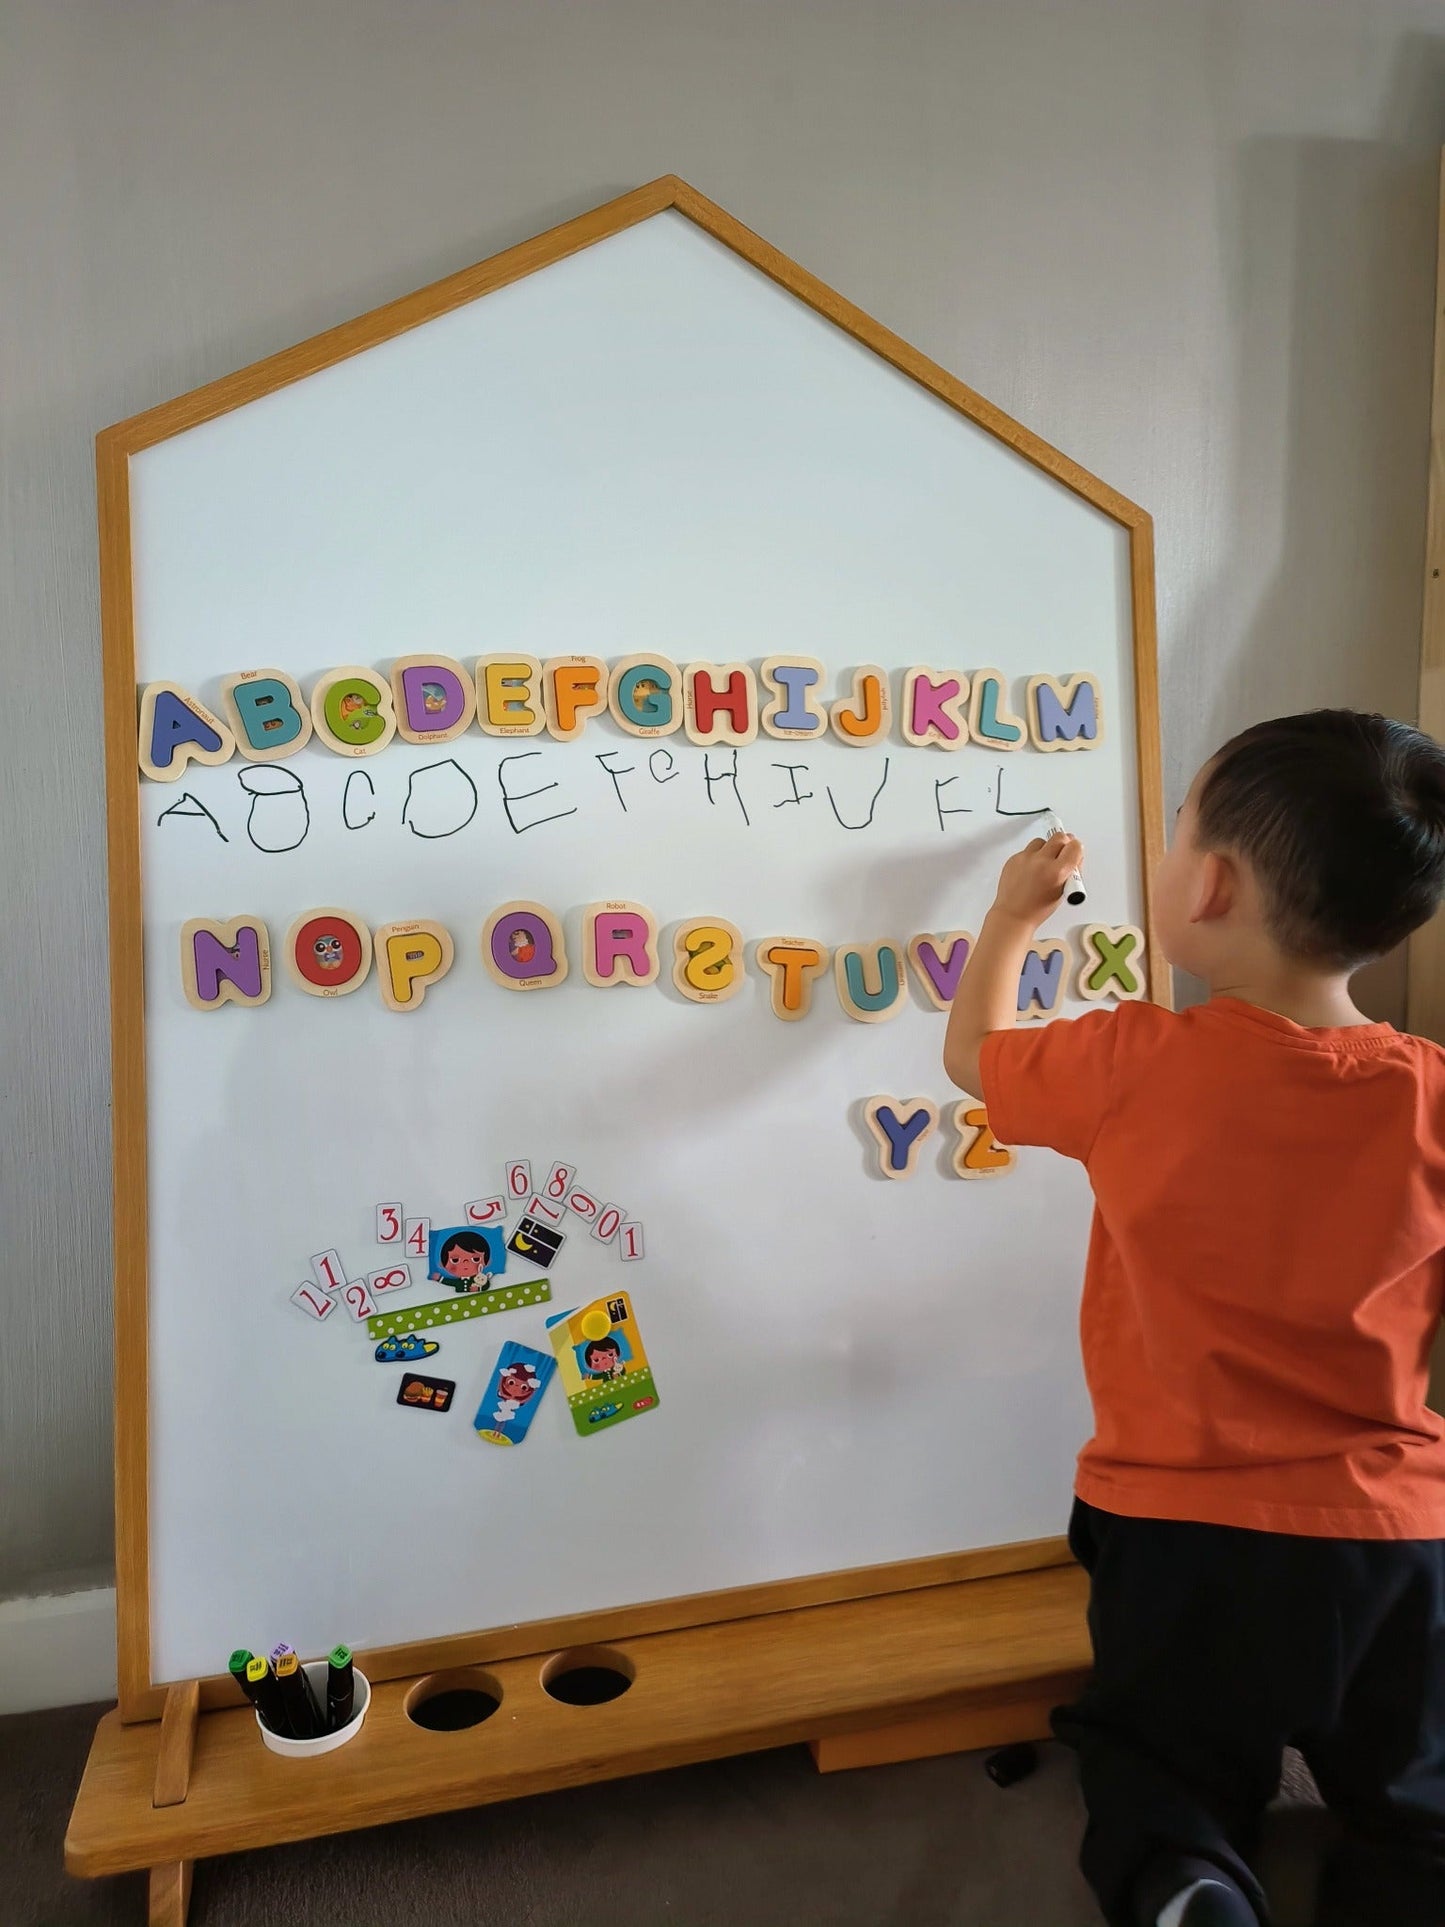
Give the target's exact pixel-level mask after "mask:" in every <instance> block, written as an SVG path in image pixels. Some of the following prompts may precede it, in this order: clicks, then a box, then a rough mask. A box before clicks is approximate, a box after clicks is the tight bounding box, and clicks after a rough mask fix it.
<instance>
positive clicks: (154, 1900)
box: [146, 1860, 195, 1927]
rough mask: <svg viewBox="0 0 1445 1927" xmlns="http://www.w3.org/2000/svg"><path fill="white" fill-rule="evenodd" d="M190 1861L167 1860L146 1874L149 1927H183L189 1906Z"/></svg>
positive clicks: (191, 1864)
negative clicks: (148, 1877)
mask: <svg viewBox="0 0 1445 1927" xmlns="http://www.w3.org/2000/svg"><path fill="white" fill-rule="evenodd" d="M194 1865H195V1862H194V1861H191V1860H170V1861H167V1863H166V1864H165V1866H163V1867H152V1868H151V1872H150V1899H149V1911H148V1913H147V1914H146V1919H147V1921H148V1922H149V1927H186V1915H187V1913H188V1912H189V1910H190V1905H191V1872H192V1869H193V1867H194Z"/></svg>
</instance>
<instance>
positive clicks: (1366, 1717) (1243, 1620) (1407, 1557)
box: [1054, 1502, 1445, 1927]
mask: <svg viewBox="0 0 1445 1927" xmlns="http://www.w3.org/2000/svg"><path fill="white" fill-rule="evenodd" d="M1069 1543H1070V1545H1071V1546H1072V1547H1073V1550H1074V1554H1075V1557H1076V1558H1077V1559H1078V1560H1079V1562H1080V1563H1081V1565H1083V1566H1084V1568H1085V1569H1086V1570H1087V1572H1088V1573H1089V1576H1090V1584H1091V1590H1090V1599H1089V1631H1090V1633H1091V1634H1092V1636H1093V1642H1094V1673H1093V1677H1092V1678H1091V1680H1090V1682H1089V1684H1088V1686H1087V1687H1086V1688H1085V1689H1084V1692H1083V1694H1082V1695H1081V1697H1080V1699H1079V1701H1078V1703H1077V1704H1076V1705H1074V1706H1068V1707H1061V1708H1060V1709H1059V1711H1058V1712H1057V1713H1056V1714H1055V1715H1054V1730H1055V1732H1056V1733H1057V1734H1058V1736H1059V1738H1060V1739H1061V1740H1063V1741H1064V1742H1065V1743H1066V1744H1067V1745H1069V1746H1071V1747H1073V1748H1074V1750H1075V1751H1076V1752H1077V1753H1078V1756H1079V1771H1080V1778H1081V1780H1082V1783H1083V1792H1084V1803H1085V1805H1086V1806H1087V1808H1088V1813H1089V1824H1088V1828H1087V1831H1086V1832H1085V1835H1084V1847H1083V1853H1082V1855H1081V1859H1080V1864H1081V1866H1082V1867H1083V1871H1084V1875H1085V1877H1086V1878H1087V1880H1088V1881H1089V1884H1090V1885H1091V1886H1092V1887H1093V1889H1094V1891H1095V1893H1096V1894H1097V1895H1098V1897H1099V1901H1100V1904H1101V1905H1102V1907H1103V1910H1104V1914H1105V1917H1106V1918H1107V1919H1108V1921H1109V1922H1110V1927H1135V1913H1134V1908H1135V1906H1136V1905H1137V1901H1138V1893H1137V1890H1136V1882H1137V1881H1138V1878H1139V1875H1140V1873H1141V1872H1142V1871H1143V1869H1144V1868H1145V1866H1146V1865H1147V1863H1148V1862H1149V1861H1150V1860H1151V1859H1152V1858H1153V1857H1154V1856H1156V1855H1158V1854H1160V1853H1161V1852H1165V1853H1167V1852H1180V1853H1186V1854H1195V1855H1198V1856H1200V1857H1201V1858H1203V1859H1206V1860H1212V1861H1214V1862H1215V1863H1217V1864H1218V1865H1219V1866H1221V1867H1223V1868H1224V1869H1225V1870H1226V1871H1227V1872H1228V1873H1229V1874H1230V1875H1231V1876H1232V1877H1233V1878H1234V1879H1235V1880H1236V1881H1237V1882H1238V1883H1239V1885H1240V1886H1241V1887H1242V1888H1243V1889H1244V1891H1245V1892H1246V1893H1247V1894H1248V1895H1249V1896H1250V1898H1251V1900H1252V1901H1253V1902H1254V1905H1255V1906H1256V1908H1257V1909H1258V1911H1259V1916H1260V1919H1261V1921H1267V1920H1268V1912H1267V1909H1266V1906H1265V1900H1264V1895H1263V1893H1262V1892H1261V1890H1260V1887H1259V1883H1258V1881H1257V1880H1256V1879H1255V1877H1254V1875H1253V1873H1252V1872H1251V1871H1250V1869H1249V1866H1248V1864H1247V1863H1248V1859H1249V1856H1250V1855H1251V1853H1252V1852H1253V1849H1254V1844H1255V1839H1256V1835H1257V1831H1258V1828H1259V1822H1260V1819H1261V1816H1262V1815H1263V1812H1264V1809H1265V1807H1266V1806H1267V1805H1268V1803H1269V1801H1270V1800H1272V1799H1273V1797H1274V1795H1275V1793H1276V1791H1277V1790H1278V1787H1279V1779H1280V1765H1281V1757H1282V1754H1283V1750H1284V1747H1285V1745H1286V1743H1289V1744H1292V1745H1294V1746H1297V1747H1298V1748H1299V1749H1300V1751H1301V1752H1302V1753H1303V1754H1304V1757H1305V1759H1306V1760H1307V1761H1308V1762H1309V1765H1310V1767H1311V1769H1312V1771H1313V1773H1314V1776H1315V1779H1316V1781H1317V1782H1318V1784H1319V1788H1320V1791H1321V1793H1322V1794H1323V1795H1324V1797H1325V1800H1326V1801H1327V1802H1328V1804H1329V1805H1330V1807H1332V1808H1333V1809H1334V1812H1335V1814H1336V1815H1337V1817H1338V1819H1339V1821H1340V1823H1341V1826H1342V1837H1341V1844H1340V1846H1339V1848H1338V1849H1337V1850H1336V1853H1335V1856H1334V1858H1333V1861H1332V1863H1331V1864H1330V1865H1329V1866H1328V1867H1327V1868H1326V1870H1325V1875H1324V1878H1323V1881H1322V1883H1321V1888H1320V1910H1319V1920H1320V1922H1321V1923H1322V1927H1442V1924H1445V1540H1435V1539H1428V1540H1361V1539H1302V1538H1294V1537H1291V1536H1289V1535H1287V1534H1284V1533H1273V1532H1247V1531H1244V1530H1243V1529H1241V1528H1238V1527H1234V1526H1206V1525H1195V1524H1192V1523H1189V1522H1186V1521H1179V1520H1169V1519H1125V1518H1120V1517H1119V1516H1118V1515H1116V1514H1114V1513H1109V1512H1100V1511H1097V1510H1096V1509H1095V1508H1094V1507H1092V1506H1087V1505H1084V1504H1083V1503H1082V1502H1077V1503H1076V1504H1075V1507H1074V1516H1073V1520H1072V1522H1071V1525H1070V1528H1069Z"/></svg>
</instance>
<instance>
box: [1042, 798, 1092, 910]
mask: <svg viewBox="0 0 1445 1927" xmlns="http://www.w3.org/2000/svg"><path fill="white" fill-rule="evenodd" d="M1049 821H1050V822H1051V823H1052V824H1053V826H1054V835H1055V836H1067V835H1068V831H1067V830H1066V829H1065V828H1064V826H1063V824H1062V823H1061V822H1060V821H1059V819H1058V817H1057V816H1055V815H1054V813H1053V811H1052V810H1050V812H1049ZM1087 898H1088V893H1087V891H1086V890H1085V889H1084V879H1083V877H1082V875H1081V874H1080V873H1079V871H1077V870H1070V872H1069V880H1068V882H1067V883H1066V884H1065V885H1064V902H1065V903H1068V904H1072V905H1073V906H1074V908H1075V909H1077V908H1078V907H1079V905H1080V904H1081V903H1084V902H1086V901H1087Z"/></svg>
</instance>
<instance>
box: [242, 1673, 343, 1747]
mask: <svg viewBox="0 0 1445 1927" xmlns="http://www.w3.org/2000/svg"><path fill="white" fill-rule="evenodd" d="M326 1671H327V1666H326V1661H325V1660H324V1659H313V1660H311V1661H310V1662H309V1663H308V1664H307V1666H306V1668H305V1672H306V1677H307V1679H309V1680H310V1682H311V1691H312V1692H313V1693H314V1694H315V1696H316V1703H317V1704H318V1706H320V1707H321V1708H322V1709H323V1710H324V1709H325V1706H326ZM370 1704H371V1681H370V1680H369V1679H368V1678H367V1677H366V1675H365V1673H363V1672H362V1671H361V1670H360V1668H359V1667H356V1666H353V1667H352V1669H351V1718H350V1719H349V1720H348V1721H347V1722H346V1724H345V1726H339V1727H338V1728H337V1729H336V1731H335V1732H334V1733H323V1734H321V1735H320V1737H319V1738H317V1739H314V1740H292V1739H287V1738H286V1737H285V1736H284V1735H283V1734H280V1733H273V1732H272V1731H271V1729H270V1727H269V1726H267V1725H266V1723H265V1721H264V1720H263V1719H262V1718H261V1715H260V1714H259V1713H258V1714H257V1715H256V1724H257V1726H259V1727H260V1729H261V1738H262V1739H263V1740H264V1741H265V1742H266V1744H267V1746H269V1747H270V1749H271V1751H272V1752H273V1753H284V1754H285V1756H286V1758H287V1759H288V1760H319V1759H320V1758H321V1755H322V1754H323V1753H334V1752H335V1751H336V1749H337V1747H338V1746H345V1744H346V1742H347V1741H348V1740H354V1739H355V1738H356V1736H357V1734H358V1733H359V1732H360V1731H361V1722H362V1721H363V1720H364V1719H365V1718H366V1709H367V1707H368V1706H370Z"/></svg>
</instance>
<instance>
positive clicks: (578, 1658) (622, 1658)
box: [542, 1646, 637, 1706]
mask: <svg viewBox="0 0 1445 1927" xmlns="http://www.w3.org/2000/svg"><path fill="white" fill-rule="evenodd" d="M636 1677H637V1669H636V1667H635V1666H634V1665H633V1664H632V1661H631V1660H630V1659H629V1658H628V1657H627V1655H626V1653H619V1652H615V1651H614V1650H613V1649H612V1648H611V1647H609V1646H579V1647H577V1648H576V1649H575V1650H574V1651H572V1652H569V1653H558V1654H557V1655H556V1656H555V1658H552V1659H549V1660H548V1661H547V1664H546V1665H545V1666H544V1667H543V1668H542V1690H543V1692H545V1693H550V1694H551V1696H552V1698H553V1699H554V1700H561V1702H562V1704H563V1705H564V1706H605V1705H606V1704H607V1702H608V1701H609V1700H616V1699H621V1698H622V1695H623V1694H624V1693H625V1692H626V1691H627V1689H628V1687H629V1686H631V1684H632V1682H633V1680H634V1679H635V1678H636Z"/></svg>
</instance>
